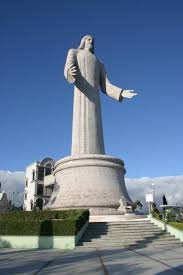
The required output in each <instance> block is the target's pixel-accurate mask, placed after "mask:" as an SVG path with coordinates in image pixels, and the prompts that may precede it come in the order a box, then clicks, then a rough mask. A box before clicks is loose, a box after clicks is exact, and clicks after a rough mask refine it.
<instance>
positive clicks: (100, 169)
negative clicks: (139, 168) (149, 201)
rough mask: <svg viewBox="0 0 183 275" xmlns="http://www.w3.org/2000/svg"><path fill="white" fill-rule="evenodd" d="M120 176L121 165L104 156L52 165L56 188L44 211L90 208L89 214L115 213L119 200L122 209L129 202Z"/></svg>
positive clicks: (93, 156) (75, 158)
mask: <svg viewBox="0 0 183 275" xmlns="http://www.w3.org/2000/svg"><path fill="white" fill-rule="evenodd" d="M124 173H125V169H124V164H123V161H122V160H120V159H117V158H113V157H111V156H107V155H94V154H88V155H80V156H70V157H66V158H63V159H61V160H59V161H58V162H56V164H55V171H54V175H55V179H56V184H55V187H54V190H53V194H52V197H51V199H50V201H49V203H48V205H47V208H51V209H67V208H90V213H91V214H100V213H101V214H102V213H104V214H109V213H111V212H114V210H115V211H117V209H118V208H119V206H120V202H119V201H120V199H121V197H122V196H123V198H124V201H123V202H124V205H125V203H126V202H127V201H128V202H130V201H131V199H130V197H129V195H128V193H127V190H126V187H125V182H124ZM124 205H123V206H124ZM106 210H107V211H106ZM114 214H115V213H114ZM123 214H124V213H123Z"/></svg>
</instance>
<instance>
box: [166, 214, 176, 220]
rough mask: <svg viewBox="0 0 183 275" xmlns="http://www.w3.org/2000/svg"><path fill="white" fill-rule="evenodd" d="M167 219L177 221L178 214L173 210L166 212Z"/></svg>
mask: <svg viewBox="0 0 183 275" xmlns="http://www.w3.org/2000/svg"><path fill="white" fill-rule="evenodd" d="M166 220H167V222H174V221H176V215H175V214H174V213H172V212H169V213H167V214H166Z"/></svg>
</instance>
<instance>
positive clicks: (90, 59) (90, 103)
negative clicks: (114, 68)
mask: <svg viewBox="0 0 183 275" xmlns="http://www.w3.org/2000/svg"><path fill="white" fill-rule="evenodd" d="M72 66H76V70H77V74H76V76H75V77H73V76H72V75H70V74H69V68H70V67H72ZM64 75H65V77H66V79H67V81H68V82H69V83H73V84H74V86H75V87H74V103H73V126H72V149H71V155H82V154H105V149H104V139H103V127H102V117H101V104H100V94H99V91H100V90H101V91H102V92H104V93H105V94H106V95H108V96H110V97H112V98H113V99H115V100H117V101H121V100H122V89H121V88H118V87H116V86H114V85H112V84H111V83H110V82H109V79H108V77H107V74H106V71H105V68H104V65H103V63H102V62H100V61H99V60H98V59H97V58H96V56H95V54H93V53H92V52H90V51H89V50H85V49H84V50H81V49H70V50H69V52H68V55H67V59H66V64H65V69H64Z"/></svg>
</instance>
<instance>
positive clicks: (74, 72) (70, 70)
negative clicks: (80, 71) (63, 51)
mask: <svg viewBox="0 0 183 275" xmlns="http://www.w3.org/2000/svg"><path fill="white" fill-rule="evenodd" d="M68 73H69V75H70V76H73V77H75V76H76V74H77V70H76V66H71V67H70V68H69V70H68Z"/></svg>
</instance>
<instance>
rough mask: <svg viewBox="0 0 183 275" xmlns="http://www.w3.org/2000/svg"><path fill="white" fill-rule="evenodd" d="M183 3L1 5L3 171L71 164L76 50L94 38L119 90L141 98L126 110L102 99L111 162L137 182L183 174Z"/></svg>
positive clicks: (20, 1) (39, 0)
mask: <svg viewBox="0 0 183 275" xmlns="http://www.w3.org/2000/svg"><path fill="white" fill-rule="evenodd" d="M182 11H183V2H182V1H181V0H180V1H179V0H175V1H165V0H161V1H158V0H154V1H147V0H138V1H135V0H126V1H122V0H121V1H117V0H116V1H104V0H102V1H97V0H93V1H87V0H85V1H84V0H78V1H74V0H70V1H61V0H60V1H59V0H52V1H51V0H49V1H48V0H31V1H25V0H16V1H13V0H11V1H10V0H1V1H0V37H1V43H0V102H1V107H0V125H1V129H0V170H12V171H18V170H20V171H22V170H24V169H25V167H26V165H28V164H29V163H31V162H32V161H34V160H41V159H42V158H44V157H47V156H50V157H52V158H54V159H59V158H61V157H63V156H67V155H69V154H70V147H71V130H72V100H73V86H72V85H69V84H68V83H67V82H66V80H65V79H64V76H63V67H64V63H65V58H66V54H67V51H68V49H69V48H76V47H77V46H78V44H79V43H80V39H81V37H82V36H84V35H85V34H88V33H90V34H92V35H93V36H94V38H95V52H96V55H97V57H98V58H99V59H100V60H102V61H103V62H104V64H105V67H106V69H107V72H108V75H109V78H110V80H111V82H112V83H113V84H115V85H117V86H120V87H122V88H127V89H128V88H129V89H136V90H137V91H138V92H139V95H138V97H136V98H135V99H133V100H125V101H124V102H123V103H118V102H116V101H114V100H112V99H111V98H107V97H106V96H105V95H102V94H101V101H102V115H103V124H104V137H105V147H106V153H108V154H111V155H114V156H118V157H120V158H122V159H123V160H124V162H125V164H126V168H127V176H128V177H143V176H148V177H158V176H168V175H172V176H173V175H181V174H182V173H183V166H182V163H183V142H182V140H183V138H182V136H183V123H182V118H183V107H182V106H183V88H182V87H183V52H182V51H183V50H182V49H183V35H182V29H183V16H182Z"/></svg>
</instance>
